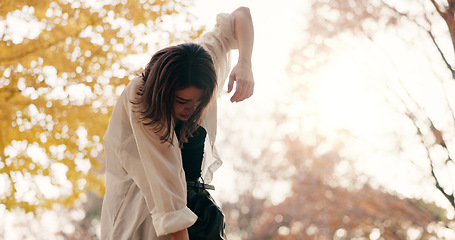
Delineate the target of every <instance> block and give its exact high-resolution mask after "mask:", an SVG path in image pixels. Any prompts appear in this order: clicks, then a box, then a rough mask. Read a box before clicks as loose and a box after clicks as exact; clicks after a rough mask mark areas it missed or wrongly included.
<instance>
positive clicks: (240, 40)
mask: <svg viewBox="0 0 455 240" xmlns="http://www.w3.org/2000/svg"><path fill="white" fill-rule="evenodd" d="M232 16H233V17H234V32H235V37H236V39H237V45H238V49H239V59H238V63H237V65H236V66H235V67H234V69H233V70H232V72H231V75H230V76H229V83H228V92H231V91H232V89H233V87H234V82H235V83H236V89H235V93H234V95H233V96H232V97H231V102H240V101H243V100H245V99H247V98H249V97H250V96H251V95H253V90H254V79H253V73H252V70H251V56H252V53H253V43H254V27H253V20H252V19H251V14H250V10H249V9H248V8H247V7H239V8H238V9H236V10H235V11H234V12H232Z"/></svg>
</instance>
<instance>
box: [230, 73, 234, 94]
mask: <svg viewBox="0 0 455 240" xmlns="http://www.w3.org/2000/svg"><path fill="white" fill-rule="evenodd" d="M234 81H235V75H234V74H231V75H229V83H228V93H230V92H231V91H232V88H233V87H234Z"/></svg>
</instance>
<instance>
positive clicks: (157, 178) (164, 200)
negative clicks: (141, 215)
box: [121, 80, 197, 236]
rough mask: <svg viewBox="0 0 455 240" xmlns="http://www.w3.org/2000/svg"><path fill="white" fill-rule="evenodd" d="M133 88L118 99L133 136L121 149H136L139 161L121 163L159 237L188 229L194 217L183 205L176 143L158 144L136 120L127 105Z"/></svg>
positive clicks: (135, 113)
mask: <svg viewBox="0 0 455 240" xmlns="http://www.w3.org/2000/svg"><path fill="white" fill-rule="evenodd" d="M133 81H134V80H133ZM136 89H137V88H135V87H133V86H132V87H130V88H127V89H126V90H125V94H127V96H126V97H124V98H123V99H122V100H123V101H124V102H123V104H124V106H125V108H126V109H125V110H126V112H127V113H128V117H129V121H130V124H131V127H132V131H133V136H132V137H131V138H130V139H128V140H127V141H125V144H126V145H125V144H122V146H121V148H122V147H129V148H130V147H135V146H137V150H138V152H139V158H138V157H131V158H128V157H126V158H125V157H124V158H122V159H121V161H122V165H123V166H124V168H125V169H126V171H127V172H128V173H129V175H130V176H131V177H132V178H133V180H134V182H135V183H136V184H137V185H138V187H139V188H140V189H141V191H142V193H143V195H144V199H145V201H146V203H147V205H148V207H149V210H150V213H151V215H152V219H153V225H154V227H155V231H156V233H157V235H158V236H162V235H167V234H169V233H173V232H177V231H179V230H182V229H185V228H188V227H190V226H191V225H193V224H194V222H195V221H196V219H197V216H196V215H195V214H194V213H193V212H192V211H191V210H190V209H189V208H187V206H186V181H185V174H184V171H183V167H182V159H181V155H180V151H179V149H178V143H176V142H174V145H170V144H169V143H167V142H166V143H162V142H161V141H160V138H159V136H158V135H157V134H156V133H155V132H154V131H153V130H151V129H150V127H149V126H146V125H144V124H142V123H141V122H140V121H139V113H138V112H137V111H136V110H135V109H134V106H133V104H132V103H131V100H132V99H134V97H135V94H136V93H135V90H136ZM176 144H177V145H176ZM123 145H125V146H123Z"/></svg>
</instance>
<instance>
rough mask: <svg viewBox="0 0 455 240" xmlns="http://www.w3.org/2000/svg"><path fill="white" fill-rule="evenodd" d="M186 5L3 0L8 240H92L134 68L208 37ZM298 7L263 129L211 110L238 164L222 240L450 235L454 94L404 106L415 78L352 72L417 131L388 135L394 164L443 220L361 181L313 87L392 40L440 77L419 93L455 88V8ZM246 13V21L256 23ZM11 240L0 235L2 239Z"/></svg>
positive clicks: (424, 1) (2, 186)
mask: <svg viewBox="0 0 455 240" xmlns="http://www.w3.org/2000/svg"><path fill="white" fill-rule="evenodd" d="M245 3H246V5H247V6H248V1H247V2H245ZM192 5H193V3H191V2H188V1H183V0H182V1H163V0H160V1H149V0H118V1H115V0H113V1H111V0H109V1H107V0H105V1H88V0H58V1H48V0H39V1H38V0H36V1H33V0H32V1H25V0H0V37H1V41H0V117H1V121H0V131H1V135H0V154H1V155H0V157H1V161H0V190H1V192H0V204H1V205H2V206H3V207H4V209H5V210H6V212H7V213H8V214H10V215H14V217H13V218H14V220H15V221H16V222H18V224H16V225H15V230H14V232H15V234H16V235H17V236H18V237H17V239H24V238H26V236H28V237H32V239H50V238H56V239H98V236H99V235H98V234H99V217H100V209H101V201H102V195H103V192H104V175H103V174H104V173H103V171H104V169H103V161H104V160H103V154H102V152H103V146H102V138H103V135H104V131H105V129H106V127H107V123H108V119H109V116H110V113H111V111H112V109H113V106H114V104H115V102H116V99H117V97H118V96H119V95H120V93H121V92H122V90H123V89H124V87H125V86H126V84H127V83H128V82H129V80H130V79H131V77H132V76H134V74H135V72H137V71H139V70H140V69H137V65H135V64H132V62H134V61H135V59H136V58H135V56H137V55H139V54H143V53H144V52H147V53H150V55H151V53H153V52H154V51H155V50H157V49H158V48H160V47H162V46H166V45H169V44H173V43H177V42H181V41H188V40H191V39H195V38H197V37H198V36H199V35H200V34H201V33H202V31H203V30H204V27H198V28H195V27H194V26H193V24H192V22H193V21H195V20H197V16H195V15H194V13H192V12H191V11H189V7H190V6H192ZM411 5H412V6H413V7H412V8H408V7H407V6H411ZM308 6H310V7H309V8H308V9H307V10H306V11H305V12H304V11H302V13H303V14H302V19H301V20H302V29H301V30H300V31H302V33H303V34H302V35H301V36H302V39H301V41H299V44H297V45H296V46H295V47H294V51H293V53H292V55H291V56H290V57H289V58H290V60H289V64H288V70H287V74H288V75H287V77H288V79H289V86H288V87H287V88H285V92H284V93H282V96H286V98H283V99H278V100H277V101H276V102H274V103H273V105H270V106H267V107H268V111H267V112H265V113H264V112H263V113H262V114H263V115H261V119H264V121H258V116H257V115H255V114H254V113H253V111H249V110H248V109H253V108H255V107H256V106H254V104H255V103H254V101H252V102H248V103H245V104H244V105H242V106H241V107H240V106H239V107H236V108H235V109H228V110H227V111H222V112H220V115H222V116H221V117H222V118H224V119H230V120H229V121H220V126H219V127H220V137H219V142H218V145H222V146H223V149H225V151H231V152H232V155H231V156H227V157H228V158H229V161H232V164H233V168H234V170H235V171H234V173H233V174H234V176H231V177H232V178H231V179H228V180H229V182H233V183H234V185H235V190H236V192H235V194H234V193H230V194H228V195H229V197H226V199H223V198H221V199H219V201H220V203H221V204H222V207H223V209H224V211H225V213H226V220H227V228H228V229H227V232H228V234H229V237H230V239H358V238H363V239H444V238H445V237H444V236H446V235H447V234H446V233H447V232H451V234H452V235H450V234H449V235H450V236H453V234H455V233H454V232H453V229H454V228H455V226H454V222H453V219H451V218H453V214H452V215H450V214H448V213H447V211H449V212H453V210H454V209H453V208H455V207H454V204H453V196H454V187H453V186H454V184H455V183H454V180H453V172H454V171H453V169H454V166H453V165H454V163H453V160H452V159H453V155H452V154H453V151H455V149H453V148H454V146H455V144H454V142H455V130H454V128H455V127H454V126H455V124H454V119H455V118H454V117H453V116H454V111H453V107H454V106H455V105H454V103H455V101H454V99H453V98H451V97H450V96H451V95H450V94H449V93H448V92H444V91H442V92H436V93H435V92H430V91H428V92H425V93H424V94H428V95H430V97H431V98H435V97H438V100H437V101H431V102H430V101H426V100H425V99H428V98H425V97H424V96H421V94H422V93H421V92H413V89H414V88H413V85H412V80H413V78H412V76H406V75H404V76H402V73H400V72H399V70H398V71H397V72H396V75H399V76H402V77H400V78H394V77H384V74H383V73H380V70H381V69H379V73H378V72H375V70H373V71H371V69H361V68H358V69H357V70H358V71H359V72H368V74H365V75H364V76H365V77H369V78H371V79H373V81H378V82H380V83H381V84H382V87H383V89H385V90H384V91H378V92H379V93H380V94H383V97H384V99H386V101H387V102H388V103H389V104H390V108H391V109H394V111H395V113H396V114H397V115H399V116H401V117H402V122H403V123H404V124H406V125H407V126H409V128H407V129H411V130H410V131H409V133H408V135H406V136H403V135H400V134H401V133H396V135H393V138H394V139H395V140H394V141H393V144H395V145H396V146H397V147H396V149H395V151H394V152H393V154H394V155H395V156H397V158H400V159H404V161H409V162H410V163H411V164H414V165H417V166H419V169H421V171H420V175H419V177H420V178H421V179H422V181H423V182H425V183H427V184H429V185H430V186H432V187H433V188H434V189H435V191H436V192H438V194H440V195H441V196H443V198H444V199H445V201H447V202H448V203H449V204H448V206H452V208H450V207H448V208H447V207H446V208H444V207H441V205H440V204H436V203H433V202H431V201H428V199H426V198H425V197H424V196H421V197H410V196H407V195H405V194H402V193H400V192H397V191H394V190H392V189H393V188H387V187H386V186H383V185H381V184H378V183H377V182H375V181H374V180H373V178H372V177H371V176H369V175H368V174H365V173H363V172H361V171H358V169H357V168H356V167H355V166H357V165H358V163H359V161H361V160H362V159H360V157H358V156H356V155H355V154H352V151H355V149H354V150H352V149H351V148H352V146H353V143H355V142H356V141H357V139H356V136H355V134H353V133H352V132H350V131H348V130H346V129H338V130H337V131H335V132H331V133H330V134H329V133H327V131H325V130H326V129H324V126H323V125H321V124H320V122H321V119H320V117H321V116H320V115H319V114H318V113H317V108H318V106H319V105H318V103H317V102H316V100H315V99H316V98H315V96H314V95H313V94H314V93H312V92H311V89H313V88H314V87H315V86H317V83H316V82H315V81H317V77H316V75H317V72H318V71H324V66H327V65H328V64H329V63H330V61H333V59H334V52H336V50H340V48H343V47H346V46H348V47H357V46H349V42H350V41H352V39H357V40H356V41H363V43H364V42H367V46H368V47H376V46H377V44H379V43H380V42H381V41H382V40H383V38H382V37H383V35H387V34H389V35H387V36H390V35H393V36H398V37H399V38H400V40H402V41H403V42H404V43H405V44H409V45H412V44H414V46H415V47H416V48H422V49H425V50H428V51H425V53H428V59H420V60H419V61H420V62H424V64H423V66H425V67H427V68H428V69H430V70H432V71H434V75H433V76H432V78H431V79H428V82H427V83H425V84H428V86H438V87H439V86H441V87H442V89H453V82H455V81H454V80H453V74H452V73H453V70H452V67H451V66H453V65H454V60H453V59H454V57H453V55H454V54H453V47H452V46H453V44H447V43H448V42H449V43H450V41H447V39H452V41H451V42H452V43H453V42H455V41H454V38H452V37H451V36H453V34H451V33H453V32H454V30H453V29H452V27H453V26H455V24H454V22H453V12H454V11H455V3H454V2H453V1H440V2H437V1H433V0H421V1H417V3H415V1H414V3H410V2H409V1H407V0H402V1H397V2H395V1H390V2H387V1H382V0H374V1H366V0H352V1H344V0H335V1H325V0H313V1H309V2H308ZM279 7H283V6H279ZM251 10H252V14H253V18H254V13H255V11H260V9H259V8H258V9H251ZM303 15H305V17H304V16H303ZM450 16H452V18H450ZM260 24H261V23H257V22H256V25H257V26H260ZM446 26H449V28H447V27H446ZM258 28H259V27H258ZM409 28H412V29H413V30H415V31H413V33H415V35H412V37H410V36H409V35H408V34H409V32H406V31H403V29H409ZM359 39H360V40H359ZM415 39H419V41H415ZM258 41H261V39H256V42H258ZM368 44H370V45H368ZM448 45H449V47H447V46H448ZM422 46H424V47H422ZM428 46H431V48H428ZM392 51H393V50H392ZM435 56H436V57H435ZM392 58H393V57H392ZM368 60H369V61H372V62H373V63H374V61H375V60H377V59H368ZM143 64H146V62H144V63H143ZM353 64H354V63H353ZM396 64H397V66H396V69H402V68H405V66H401V65H400V62H399V61H397V63H396ZM419 66H420V65H419ZM441 66H442V68H441ZM441 69H442V70H441ZM254 71H255V72H257V71H264V69H255V70H254ZM258 81H260V79H258ZM414 84H421V82H419V83H414ZM424 86H427V85H424ZM427 89H428V90H430V88H427ZM297 90H298V91H297ZM360 101H361V100H360ZM434 102H436V103H437V104H438V105H437V106H435V105H434ZM256 104H257V103H256ZM329 104H330V103H329ZM302 106H305V108H304V111H302V109H303V108H302ZM441 107H442V110H441V112H442V114H441V113H437V114H434V111H432V109H440V108H441ZM257 108H258V109H259V108H260V106H257ZM433 114H434V115H433ZM234 116H242V118H238V117H234ZM441 116H442V117H441ZM266 119H267V121H265V120H266ZM245 122H252V123H255V124H256V125H255V127H251V125H247V124H244V123H245ZM233 126H235V127H233ZM400 127H401V125H400ZM264 129H266V131H265V130H264ZM258 133H259V136H260V137H258ZM260 134H263V135H260ZM233 136H235V137H233ZM251 145H254V150H252V148H251ZM411 145H412V146H413V147H410V146H411ZM415 146H417V148H415ZM349 149H351V151H349ZM415 149H417V151H416V150H415ZM410 152H413V154H410ZM393 167H394V166H390V168H393ZM382 171H384V170H382ZM403 174H406V173H405V171H403ZM223 181H224V180H223ZM217 187H218V186H217ZM226 196H227V195H226ZM52 214H54V215H52ZM448 216H452V217H448ZM13 218H11V217H8V219H13ZM5 219H6V217H5ZM5 219H4V220H3V221H7V220H5ZM49 219H52V221H54V223H55V226H54V231H53V233H52V234H53V235H52V236H50V235H48V234H46V235H43V232H42V229H41V227H40V226H42V225H40V224H46V223H48V222H49V221H50V220H49ZM36 222H41V223H36ZM9 234H10V233H8V230H7V229H1V230H0V237H2V238H7V237H8V236H11V235H9ZM447 239H450V238H447Z"/></svg>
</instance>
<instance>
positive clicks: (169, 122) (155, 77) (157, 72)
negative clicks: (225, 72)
mask: <svg viewBox="0 0 455 240" xmlns="http://www.w3.org/2000/svg"><path fill="white" fill-rule="evenodd" d="M141 77H142V81H143V84H142V85H141V87H140V88H139V90H138V92H137V98H136V101H134V102H133V104H135V105H136V108H137V110H138V111H139V112H140V113H141V118H140V120H141V122H142V123H143V124H144V125H150V126H151V127H152V129H153V131H154V132H155V133H157V134H159V135H160V140H161V141H162V142H169V143H171V144H172V141H173V136H174V134H173V133H174V129H172V127H173V126H174V124H175V121H176V119H174V116H175V113H174V100H175V92H176V91H178V90H182V89H185V88H188V87H196V88H199V89H202V90H203V94H202V97H201V99H200V103H199V104H198V105H197V107H196V109H195V110H194V112H193V114H192V115H191V116H190V118H189V119H188V120H187V121H184V122H182V127H181V130H180V139H179V140H180V145H181V144H183V143H184V142H186V141H187V139H188V137H190V136H191V133H192V132H194V131H195V130H196V129H197V127H198V124H200V122H201V120H202V117H203V114H204V111H205V109H206V107H207V105H208V104H209V102H210V100H211V99H212V96H213V92H214V91H215V88H216V73H215V68H214V65H213V61H212V58H211V57H210V54H209V53H208V52H207V51H206V50H205V49H204V48H203V47H202V46H200V45H198V44H195V43H185V44H180V45H177V46H171V47H167V48H164V49H162V50H160V51H158V52H156V53H155V54H154V55H153V56H152V59H151V60H150V62H149V63H148V64H147V66H146V68H145V70H144V71H143V72H142V74H141Z"/></svg>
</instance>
